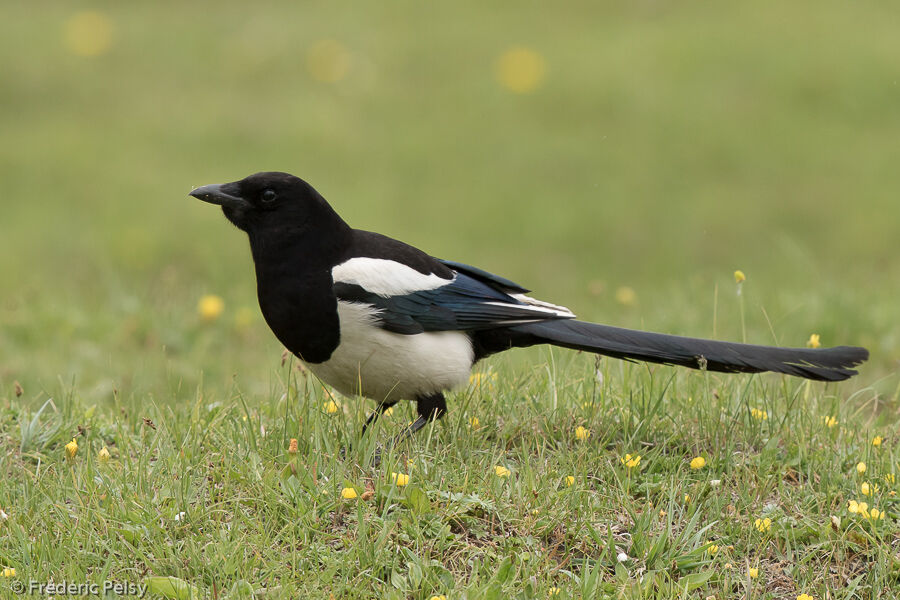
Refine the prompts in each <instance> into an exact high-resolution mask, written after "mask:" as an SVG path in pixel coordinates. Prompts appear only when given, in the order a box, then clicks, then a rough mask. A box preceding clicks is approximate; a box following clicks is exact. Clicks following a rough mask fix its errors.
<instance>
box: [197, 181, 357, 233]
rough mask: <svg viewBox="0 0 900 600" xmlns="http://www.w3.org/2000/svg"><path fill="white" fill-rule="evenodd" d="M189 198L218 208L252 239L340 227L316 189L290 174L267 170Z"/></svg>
mask: <svg viewBox="0 0 900 600" xmlns="http://www.w3.org/2000/svg"><path fill="white" fill-rule="evenodd" d="M191 196H193V197H195V198H198V199H200V200H203V201H204V202H209V203H210V204H218V205H219V206H221V207H222V212H223V213H225V216H226V217H227V218H228V220H229V221H231V222H232V223H234V224H235V225H236V226H237V227H238V228H239V229H242V230H243V231H246V232H247V233H248V234H250V237H251V239H252V238H254V237H267V236H272V235H275V234H276V233H278V232H285V233H289V234H293V235H296V234H297V233H299V232H300V231H302V230H305V229H309V228H321V229H325V230H327V229H328V226H329V225H339V224H343V221H341V219H340V217H339V216H338V215H337V214H336V213H335V212H334V211H333V210H332V209H331V207H330V206H329V205H328V203H327V202H325V199H324V198H322V196H321V195H319V193H318V192H317V191H316V190H315V188H313V187H312V186H311V185H309V184H308V183H306V182H305V181H303V180H302V179H300V178H299V177H294V176H293V175H291V174H289V173H280V172H277V171H267V172H263V173H256V174H254V175H250V176H249V177H245V178H244V179H241V180H240V181H233V182H231V183H214V184H212V185H204V186H201V187H198V188H196V189H195V190H193V191H192V192H191Z"/></svg>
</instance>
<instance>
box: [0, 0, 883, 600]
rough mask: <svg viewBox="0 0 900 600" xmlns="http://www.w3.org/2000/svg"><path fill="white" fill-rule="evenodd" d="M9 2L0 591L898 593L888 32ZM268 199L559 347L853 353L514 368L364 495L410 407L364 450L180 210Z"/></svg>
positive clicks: (357, 416)
mask: <svg viewBox="0 0 900 600" xmlns="http://www.w3.org/2000/svg"><path fill="white" fill-rule="evenodd" d="M7 4H8V5H7V6H4V17H5V18H4V19H2V20H0V70H2V72H3V74H4V76H3V79H2V85H0V131H2V140H3V143H2V144H0V182H2V184H0V244H2V246H0V247H2V249H3V252H2V253H0V281H2V282H3V285H0V509H2V511H3V512H2V513H0V573H3V570H4V569H15V575H12V576H10V577H4V576H2V575H0V597H2V598H5V597H13V592H12V590H13V589H14V587H13V583H14V582H25V583H28V582H29V581H31V580H33V581H37V582H46V581H50V580H53V581H63V580H66V581H75V582H84V581H92V582H98V583H101V584H102V582H103V581H106V580H109V581H119V582H135V583H151V582H152V583H153V584H154V586H155V587H154V592H155V593H157V594H163V597H165V594H166V593H167V594H168V596H169V597H187V596H188V595H189V594H190V590H194V591H196V592H197V594H199V595H200V596H201V597H213V598H215V597H218V598H250V597H260V598H296V597H307V598H319V597H322V598H327V597H329V595H333V596H334V597H335V598H381V597H386V598H414V599H425V600H429V599H430V598H432V597H433V596H441V595H445V596H446V598H447V600H454V599H459V598H470V599H476V598H479V599H480V598H492V597H496V598H506V597H522V598H532V597H533V598H547V597H552V598H582V597H583V598H594V597H602V596H603V594H607V595H609V596H610V597H613V598H619V597H623V598H660V599H663V598H665V599H668V598H701V599H705V598H707V597H709V596H713V597H716V598H732V597H734V598H791V599H793V598H796V597H797V596H798V595H800V594H802V593H806V594H809V595H810V596H812V597H813V598H815V599H816V600H824V599H825V598H832V599H838V598H840V599H843V598H848V599H849V598H891V597H893V595H894V592H893V590H894V588H898V587H900V526H898V518H900V505H898V504H897V500H896V497H895V496H894V492H895V491H896V490H898V489H900V488H898V487H897V485H896V483H895V482H894V481H893V477H894V476H895V475H896V474H897V471H900V460H898V454H897V453H898V450H897V444H898V441H900V438H898V434H900V428H898V424H897V423H898V413H900V377H898V370H900V369H898V367H900V304H898V302H897V297H898V295H900V253H898V252H897V249H896V248H897V239H898V234H900V205H898V197H900V170H898V169H897V164H896V163H897V158H896V157H897V156H898V142H897V140H900V112H898V110H897V107H898V106H900V84H898V81H900V68H898V62H897V56H900V36H897V35H896V23H897V19H898V17H900V8H898V7H894V6H893V5H891V4H890V3H886V4H885V3H882V4H877V3H862V4H860V3H855V4H847V3H844V2H837V1H830V0H825V1H821V2H811V1H801V2H795V3H783V2H775V1H774V0H771V1H770V0H764V1H761V2H756V3H753V4H747V5H746V6H738V5H734V4H727V3H726V4H720V5H712V4H709V3H699V2H687V3H678V4H666V3H651V2H634V3H627V4H623V5H622V6H613V5H605V4H601V3H588V2H573V3H567V4H566V5H560V6H554V7H552V8H551V7H550V6H549V5H539V4H530V5H527V6H516V7H514V8H500V7H499V6H489V5H486V4H485V3H476V2H468V1H464V2H457V3H450V4H445V5H441V6H429V5H426V4H422V3H415V2H402V3H398V4H393V5H388V6H384V5H378V4H375V3H367V4H355V5H352V6H351V5H347V6H344V7H336V6H334V5H333V3H324V2H311V3H289V2H274V1H273V2H267V3H264V4H263V5H254V7H252V8H251V7H249V5H246V4H245V3H236V2H232V3H212V2H203V3H194V4H190V5H183V4H181V3H173V2H163V3H155V4H153V3H150V4H145V5H131V4H122V3H113V2H94V3H89V4H82V3H75V4H73V3H69V2H61V1H56V2H52V1H51V2H44V3H41V6H40V7H37V6H36V5H34V4H33V3H18V4H13V3H7ZM85 11H93V12H94V13H97V15H99V16H97V15H95V16H93V17H92V16H90V15H89V16H87V17H85V16H84V12H85ZM329 40H330V41H329ZM511 48H525V49H527V50H528V51H530V52H531V53H532V54H528V56H532V57H536V58H534V60H536V61H537V64H539V65H543V69H544V70H543V76H542V77H538V76H537V75H535V73H531V74H530V75H533V76H535V77H536V79H535V81H534V85H535V88H534V89H533V90H531V91H530V92H529V93H522V94H520V93H516V92H514V91H512V90H510V89H508V88H506V87H504V85H501V83H500V82H499V81H498V77H497V68H498V67H497V65H498V64H500V63H502V61H501V56H503V55H504V53H505V52H507V51H508V50H509V49H511ZM526 54H527V53H526ZM527 67H528V65H527V64H526V65H525V67H524V68H525V71H526V72H525V74H524V75H521V74H520V75H521V76H522V77H525V79H528V77H529V73H528V68H527ZM532 67H533V68H535V69H537V71H540V69H539V68H537V67H534V65H532ZM513 75H515V73H513ZM538 75H540V73H538ZM271 169H279V170H286V171H290V172H293V173H295V174H297V175H299V176H302V177H304V178H305V179H307V180H309V181H310V182H311V183H312V184H313V185H315V186H316V187H317V188H318V189H319V190H320V191H321V192H322V193H323V195H324V196H325V197H326V198H328V199H329V200H330V201H331V202H332V204H333V205H334V206H335V208H336V209H337V210H338V212H339V213H340V214H341V215H342V216H344V217H345V219H346V220H347V221H348V222H350V223H351V224H352V225H354V226H357V227H361V228H365V229H372V230H376V231H380V232H384V233H387V234H389V235H393V236H395V237H398V238H401V239H403V240H405V241H408V242H411V243H413V244H415V245H417V246H420V247H422V248H423V249H425V250H427V251H429V252H430V253H432V254H434V255H436V256H440V257H444V258H450V259H455V260H460V261H463V262H469V263H472V264H476V265H478V266H481V267H484V268H486V269H488V270H491V271H494V272H497V273H500V274H503V275H505V276H508V277H510V278H511V279H513V280H514V281H517V282H520V283H522V284H523V285H526V286H527V287H530V288H533V289H534V290H535V295H536V296H538V297H542V298H545V299H547V300H550V301H553V302H557V303H561V304H564V305H566V306H569V307H570V308H572V309H573V310H574V311H576V312H577V313H578V314H579V316H581V317H582V318H584V319H589V320H597V321H602V322H606V323H611V324H616V325H622V326H626V327H641V328H646V329H653V330H658V331H664V332H669V333H679V334H685V335H695V336H708V337H716V338H719V339H730V340H742V339H745V340H746V341H749V342H757V343H779V344H785V345H798V346H804V345H805V344H806V342H807V340H808V339H809V337H810V335H811V334H814V333H815V334H819V335H820V338H821V341H822V344H823V345H838V344H852V345H864V346H866V347H868V348H869V349H870V351H871V353H872V357H871V360H870V361H869V362H868V363H866V364H865V365H863V366H862V368H861V372H860V375H859V376H858V377H856V378H854V379H852V380H850V381H848V382H846V383H842V384H839V385H834V384H832V385H824V384H818V383H814V384H806V383H805V382H802V381H799V380H794V379H789V378H782V377H780V376H774V375H763V376H752V377H751V376H744V375H741V376H730V377H729V376H720V375H716V374H709V373H699V372H688V371H683V370H677V369H673V368H668V367H658V366H654V367H647V366H645V365H631V364H627V363H622V362H619V361H615V360H603V361H601V362H600V363H599V365H597V364H596V363H595V361H594V358H593V357H592V356H588V355H583V354H577V353H572V352H568V351H563V350H557V349H554V350H552V351H551V350H550V349H546V348H544V349H533V350H529V351H520V352H517V353H510V354H508V355H504V356H500V357H496V358H493V359H491V360H489V361H487V362H486V363H485V364H483V365H480V372H482V373H484V375H483V376H482V377H480V378H479V380H478V381H477V382H474V383H473V384H472V386H470V388H469V389H466V390H459V391H457V392H455V393H453V394H452V395H451V397H450V398H449V405H450V413H449V415H448V416H447V418H445V419H444V420H443V421H442V422H441V423H439V424H437V425H436V426H434V427H433V428H429V429H428V430H426V431H425V432H423V433H422V434H421V435H419V436H418V437H417V438H416V439H415V440H413V442H412V443H410V444H406V445H401V446H398V447H396V448H393V449H388V450H386V454H385V459H384V461H383V463H382V464H381V466H380V467H378V468H373V467H372V466H371V465H372V460H371V458H372V455H373V453H374V452H375V449H376V447H377V446H380V445H384V444H385V443H386V442H387V440H389V439H390V437H391V436H392V435H393V434H394V433H396V432H397V431H399V430H400V429H401V428H402V426H403V425H404V424H405V423H406V422H407V421H408V420H409V419H410V418H411V416H412V412H413V411H412V407H411V406H405V405H404V406H402V407H401V406H398V407H397V410H396V412H395V413H394V414H393V415H392V416H391V417H390V418H389V419H386V420H385V421H384V423H383V424H382V425H381V426H379V427H378V428H376V429H375V430H374V431H373V435H371V436H368V437H366V438H365V439H362V440H361V439H359V438H358V430H359V427H360V426H361V424H362V422H363V420H364V418H365V413H366V411H367V410H370V409H371V402H368V401H359V400H355V399H352V398H344V397H339V396H336V395H335V396H333V397H332V396H331V395H330V394H331V392H330V391H329V390H327V389H324V388H323V386H322V385H321V384H320V383H319V382H317V381H316V380H315V379H314V378H312V377H311V376H309V375H308V374H306V373H304V372H301V371H299V370H297V369H296V368H295V367H296V362H292V361H287V362H283V361H282V348H281V347H280V346H279V345H278V343H277V342H276V341H275V339H274V337H273V336H272V335H271V333H270V332H269V331H268V329H267V327H266V325H265V323H264V322H263V321H262V318H261V316H260V315H259V312H258V309H257V307H256V299H255V284H254V280H253V272H252V264H251V261H250V257H249V251H248V248H247V243H246V240H245V239H243V234H242V233H240V232H239V231H237V230H236V229H234V228H233V227H232V226H230V225H229V224H228V223H227V222H226V221H225V220H224V219H223V218H222V216H221V214H220V213H219V212H218V211H216V210H214V209H213V208H211V207H210V206H208V205H205V204H203V203H200V202H198V201H196V200H194V199H192V198H189V197H187V192H188V191H190V189H191V188H192V186H196V185H201V184H206V183H213V182H222V181H230V180H234V179H238V178H241V177H244V176H245V175H247V174H249V173H252V172H254V171H259V170H271ZM736 269H741V270H743V271H744V272H745V273H746V274H747V281H746V282H744V283H743V284H742V286H741V293H740V295H739V294H738V293H737V291H738V289H737V286H736V285H735V283H734V279H733V272H734V271H735V270H736ZM628 290H630V293H629V292H628ZM207 294H214V295H217V296H219V297H221V298H222V299H223V301H224V310H223V312H222V313H221V314H220V315H217V316H216V317H215V318H210V319H203V318H202V317H201V316H200V315H199V313H198V306H197V305H198V301H199V300H200V299H201V297H203V296H204V295H207ZM598 373H599V374H600V376H599V377H598ZM19 391H21V395H19ZM331 401H334V402H335V405H336V407H337V408H338V410H337V411H336V412H334V413H329V412H328V411H327V410H326V407H327V406H328V403H329V402H331ZM763 415H764V416H765V418H763ZM473 417H475V418H477V419H478V426H477V427H473V426H472V424H471V419H472V418H473ZM578 427H584V428H586V430H588V431H589V432H590V435H589V436H588V437H587V438H586V439H578V438H577V436H576V428H578ZM877 436H880V437H881V438H882V441H881V444H880V445H878V446H876V445H874V444H873V439H875V438H876V437H877ZM73 438H75V439H76V441H77V444H78V447H79V448H78V451H77V454H76V455H75V458H74V460H71V461H67V460H66V456H65V450H64V446H65V445H66V443H67V442H70V441H71V440H72V439H73ZM292 438H296V439H297V440H298V451H297V453H296V454H290V453H289V452H288V448H289V443H290V440H291V439H292ZM351 444H352V447H353V449H352V451H350V452H349V453H348V455H347V456H346V457H345V458H342V457H341V454H340V450H341V448H345V447H349V446H350V445H351ZM104 446H106V447H107V448H108V451H109V453H110V455H111V458H110V460H109V461H108V462H106V463H101V461H100V459H99V456H98V452H99V451H100V449H101V448H102V447H104ZM626 454H631V455H632V459H631V460H632V464H633V463H634V462H636V459H635V458H634V457H635V456H637V455H640V457H641V458H640V461H639V463H638V464H637V465H636V466H634V467H631V468H629V467H627V466H626V465H625V464H624V463H623V460H622V459H623V458H625V455H626ZM697 456H702V457H704V459H705V461H706V465H705V466H704V467H703V468H700V469H691V467H690V463H691V460H692V459H694V458H695V457H697ZM860 462H863V463H865V465H866V469H865V472H864V473H859V472H858V470H857V465H858V463H860ZM498 466H500V467H504V468H506V469H508V470H509V474H508V476H506V477H500V476H498V475H497V474H496V472H495V467H498ZM391 473H402V474H408V475H409V477H410V479H409V483H408V485H406V486H397V485H396V484H395V483H392V480H391ZM569 476H571V477H572V478H573V480H570V481H572V483H571V485H568V481H567V479H566V478H567V477H569ZM401 479H402V478H401ZM863 483H868V484H869V485H868V491H869V492H871V496H866V495H865V494H864V493H863V491H862V489H861V485H862V484H863ZM876 485H877V486H878V487H877V490H876V489H875V486H876ZM348 487H349V488H353V489H354V490H355V491H356V493H357V498H355V499H348V500H342V499H341V491H342V490H343V489H344V488H348ZM350 495H352V494H350ZM851 500H853V501H856V502H857V506H858V503H859V502H862V501H865V502H867V504H868V511H867V512H866V514H867V515H868V516H865V515H863V514H862V513H861V512H859V511H857V512H856V513H851V512H849V507H850V506H851V505H850V501H851ZM873 508H874V509H877V510H878V511H879V512H880V511H884V512H885V517H884V518H883V519H881V518H878V519H875V518H873V516H872V515H873V514H874V512H872V510H871V509H873ZM4 515H6V518H3V516H4ZM766 518H768V519H771V521H770V522H769V524H768V526H767V525H766V523H767V522H766V521H764V519H766ZM756 519H761V520H762V521H760V525H759V527H757V525H756ZM760 529H763V531H760ZM711 545H715V546H716V547H717V548H718V550H717V551H716V552H711V551H710V550H711ZM620 553H624V554H625V555H626V556H627V559H626V560H624V561H622V562H620V561H619V560H618V558H617V557H618V556H619V554H620ZM751 567H752V568H755V569H758V574H757V577H756V578H750V577H749V575H748V569H749V568H751ZM10 573H11V572H9V571H7V572H6V574H10ZM160 577H175V578H178V579H179V580H181V581H183V582H186V583H185V584H184V585H185V586H194V587H193V588H187V587H184V588H183V589H182V590H181V595H180V596H179V593H178V590H176V589H175V588H177V587H178V586H177V585H175V586H174V587H173V588H172V589H170V590H169V591H168V592H166V590H164V589H163V588H162V587H161V586H162V583H161V580H160V579H158V578H160ZM557 589H558V595H552V594H554V591H555V590H557Z"/></svg>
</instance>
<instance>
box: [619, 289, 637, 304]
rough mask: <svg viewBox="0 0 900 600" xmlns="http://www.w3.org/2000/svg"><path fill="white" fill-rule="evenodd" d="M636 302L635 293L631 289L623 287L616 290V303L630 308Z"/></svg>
mask: <svg viewBox="0 0 900 600" xmlns="http://www.w3.org/2000/svg"><path fill="white" fill-rule="evenodd" d="M636 301H637V293H636V292H635V291H634V289H633V288H630V287H628V286H627V285H623V286H622V287H620V288H619V289H617V290H616V302H618V303H619V304H621V305H622V306H632V305H633V304H634V303H635V302H636Z"/></svg>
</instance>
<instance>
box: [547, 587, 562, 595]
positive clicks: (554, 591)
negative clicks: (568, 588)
mask: <svg viewBox="0 0 900 600" xmlns="http://www.w3.org/2000/svg"><path fill="white" fill-rule="evenodd" d="M547 595H548V596H559V588H558V587H552V588H550V589H549V590H547Z"/></svg>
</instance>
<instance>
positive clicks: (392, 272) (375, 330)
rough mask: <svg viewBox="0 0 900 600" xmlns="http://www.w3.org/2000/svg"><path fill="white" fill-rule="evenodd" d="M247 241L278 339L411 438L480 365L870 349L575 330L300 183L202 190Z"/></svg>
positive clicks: (531, 301)
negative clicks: (494, 359)
mask: <svg viewBox="0 0 900 600" xmlns="http://www.w3.org/2000/svg"><path fill="white" fill-rule="evenodd" d="M190 195H191V196H194V197H195V198H198V199H200V200H203V201H205V202H209V203H211V204H216V205H219V206H221V207H222V212H223V213H224V214H225V217H226V218H227V219H228V220H229V221H231V222H232V223H233V224H234V225H236V226H237V227H238V228H239V229H241V230H243V231H244V232H246V234H247V236H248V237H249V240H250V250H251V253H252V255H253V263H254V266H255V269H256V286H257V296H258V299H259V306H260V309H261V310H262V314H263V316H264V317H265V320H266V323H267V324H268V325H269V327H270V328H271V329H272V331H273V332H274V333H275V336H276V337H277V338H278V340H279V341H280V342H281V343H282V344H284V346H285V347H286V348H287V349H288V350H290V351H291V352H292V353H293V354H294V355H296V356H297V357H298V358H299V359H300V360H301V361H302V362H303V363H304V364H305V365H306V366H307V367H308V368H309V370H310V371H312V372H313V373H314V374H315V375H316V376H317V377H319V378H320V379H321V380H322V381H324V382H325V383H327V384H329V385H331V386H332V387H334V388H335V389H337V390H338V391H339V392H341V393H342V394H345V395H348V396H364V397H367V398H371V399H374V400H375V401H376V402H377V403H378V404H377V407H376V409H375V410H374V412H372V413H371V415H370V416H369V417H368V419H367V421H366V423H365V425H364V426H363V432H365V430H366V427H368V426H369V425H371V424H372V423H373V422H375V420H376V419H377V418H378V416H379V415H380V414H381V413H382V412H384V411H385V410H386V409H387V408H389V407H391V406H393V405H394V404H396V403H397V402H398V401H400V400H402V399H406V400H414V401H415V402H416V405H417V413H418V418H417V419H416V420H415V421H414V422H413V423H412V424H411V425H410V426H409V427H408V428H407V430H406V435H411V434H413V433H415V432H416V431H418V430H419V429H421V428H422V427H423V426H424V425H425V424H426V423H427V422H428V421H430V420H433V419H437V418H440V417H441V416H443V415H444V414H445V413H446V411H447V405H446V402H445V398H444V393H445V392H447V391H448V390H451V389H453V388H455V387H459V386H462V385H464V384H465V383H467V382H468V379H469V373H470V371H471V369H472V366H473V365H474V364H475V363H476V362H478V361H479V360H481V359H483V358H485V357H486V356H490V355H492V354H495V353H497V352H502V351H504V350H509V349H511V348H522V347H526V346H533V345H535V344H552V345H554V346H562V347H564V348H571V349H575V350H585V351H588V352H593V353H596V354H602V355H606V356H611V357H615V358H621V359H626V360H632V361H645V362H651V363H662V364H667V365H681V366H685V367H690V368H693V369H705V370H708V371H718V372H726V373H736V372H739V373H758V372H763V371H772V372H776V373H785V374H788V375H795V376H798V377H804V378H807V379H814V380H819V381H840V380H844V379H847V378H848V377H851V376H853V375H856V373H857V371H855V370H854V369H853V367H855V366H857V365H859V364H861V363H862V362H864V361H865V360H866V359H868V356H869V353H868V351H867V350H866V349H865V348H858V347H850V346H838V347H834V348H822V349H810V348H780V347H772V346H757V345H750V344H738V343H730V342H721V341H714V340H705V339H698V338H689V337H681V336H674V335H667V334H661V333H650V332H645V331H636V330H631V329H622V328H619V327H611V326H608V325H600V324H596V323H588V322H584V321H578V320H576V319H575V315H574V314H573V313H572V311H570V310H569V309H568V308H565V307H563V306H558V305H556V304H551V303H549V302H544V301H541V300H537V299H535V298H532V297H531V296H529V295H528V293H529V290H527V289H525V288H523V287H522V286H520V285H518V284H516V283H513V282H512V281H510V280H509V279H505V278H503V277H500V276H497V275H494V274H492V273H489V272H487V271H484V270H482V269H479V268H477V267H473V266H470V265H466V264H463V263H459V262H454V261H450V260H441V259H438V258H434V257H432V256H429V255H428V254H426V253H425V252H422V251H421V250H419V249H417V248H414V247H412V246H410V245H408V244H404V243H403V242H400V241H397V240H394V239H392V238H389V237H387V236H384V235H381V234H378V233H373V232H370V231H362V230H359V229H353V228H351V227H350V226H349V225H348V224H347V223H345V222H344V220H343V219H341V217H340V216H338V214H337V213H336V212H335V211H334V209H332V208H331V206H330V205H329V204H328V202H326V201H325V199H324V198H323V197H322V196H321V195H320V194H319V193H318V192H317V191H316V190H315V189H314V188H313V187H312V186H311V185H310V184H308V183H307V182H305V181H304V180H302V179H300V178H298V177H295V176H293V175H290V174H288V173H281V172H262V173H256V174H254V175H250V176H248V177H246V178H244V179H241V180H240V181H234V182H231V183H225V184H213V185H205V186H202V187H198V188H196V189H194V190H193V191H192V192H190Z"/></svg>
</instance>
